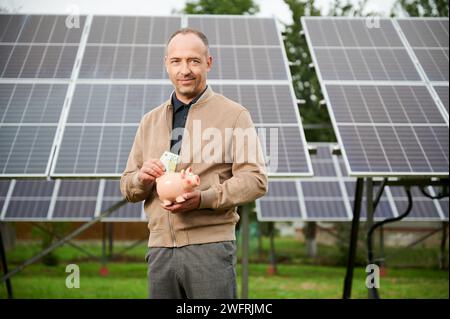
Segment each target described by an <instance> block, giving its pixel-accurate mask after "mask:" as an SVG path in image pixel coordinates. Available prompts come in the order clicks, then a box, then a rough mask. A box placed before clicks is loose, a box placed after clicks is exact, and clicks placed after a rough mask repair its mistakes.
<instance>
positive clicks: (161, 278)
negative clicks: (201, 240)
mask: <svg viewBox="0 0 450 319" xmlns="http://www.w3.org/2000/svg"><path fill="white" fill-rule="evenodd" d="M145 258H146V261H147V263H148V283H149V297H150V298H152V299H169V298H170V299H186V298H188V299H206V298H209V299H234V298H237V292H236V291H237V289H236V243H235V241H223V242H217V243H209V244H198V245H188V246H184V247H178V248H149V251H148V253H147V255H146V256H145Z"/></svg>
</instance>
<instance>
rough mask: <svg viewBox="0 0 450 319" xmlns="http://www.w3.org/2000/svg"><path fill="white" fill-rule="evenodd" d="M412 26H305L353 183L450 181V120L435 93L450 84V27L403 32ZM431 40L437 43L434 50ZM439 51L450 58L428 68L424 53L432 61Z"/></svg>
mask: <svg viewBox="0 0 450 319" xmlns="http://www.w3.org/2000/svg"><path fill="white" fill-rule="evenodd" d="M404 21H409V20H395V19H379V20H377V22H379V25H377V26H374V25H372V22H371V20H370V19H367V18H362V19H354V18H352V19H347V18H345V19H344V18H321V17H304V18H302V23H303V26H304V29H305V34H306V38H307V42H308V45H309V47H310V51H311V53H312V58H313V61H314V64H315V67H316V71H317V73H318V77H319V80H320V84H321V87H322V91H323V93H324V96H325V99H326V101H327V107H328V110H329V113H330V115H331V118H332V121H333V124H334V127H335V129H336V134H337V137H338V141H339V143H340V145H341V146H342V152H343V155H344V159H345V160H346V161H347V163H348V168H350V172H349V174H350V175H351V176H410V175H421V176H446V175H448V165H449V161H448V112H447V114H445V112H444V110H442V109H441V108H440V107H439V106H438V104H436V100H435V98H434V92H432V91H431V87H430V85H429V83H430V82H429V81H439V82H437V83H442V81H448V52H447V53H446V52H445V50H447V51H448V48H447V49H445V47H442V46H445V45H447V46H448V19H443V20H436V21H434V22H431V23H428V20H423V21H425V22H423V21H422V20H420V21H422V22H423V23H422V22H420V23H417V21H419V20H417V21H414V22H411V25H408V26H406V27H405V25H403V27H402V28H401V30H402V31H404V30H405V29H408V34H402V32H399V30H400V27H397V23H399V24H400V25H402V24H405V23H406V22H405V23H404ZM430 21H431V20H430ZM407 24H409V22H407ZM445 25H446V27H445ZM424 27H426V28H427V30H424V31H421V28H424ZM410 28H415V29H414V30H413V31H411V30H410ZM445 34H446V37H445ZM424 37H433V41H434V42H433V47H430V45H431V42H426V41H425V42H424V41H423V39H422V38H424ZM405 38H406V39H408V40H405ZM444 38H445V39H447V40H445V39H444ZM421 39H422V40H421ZM408 41H409V42H410V43H414V45H417V47H416V46H413V45H410V44H408ZM420 41H422V42H421V44H420V45H419V44H418V43H419V42H420ZM434 46H437V48H436V47H434ZM434 50H435V51H436V52H438V51H439V52H440V53H439V54H441V53H442V52H443V55H442V56H441V55H439V54H438V53H436V54H434V53H433V54H431V57H432V58H431V59H429V61H428V62H426V63H425V62H424V61H421V59H422V55H421V53H426V54H425V55H423V59H428V58H429V57H430V56H429V54H430V52H434ZM416 51H420V53H419V54H414V53H415V52H416ZM416 59H417V60H419V61H418V63H416V62H414V61H416ZM427 63H428V64H429V65H430V66H429V67H427V65H428V64H427ZM419 64H421V67H420V68H419ZM433 68H434V69H433ZM421 69H423V70H424V71H425V73H429V75H428V78H425V77H423V76H422V73H421ZM446 69H447V71H446ZM444 73H445V75H446V78H445V76H443V75H444ZM431 74H433V76H432V75H431ZM338 81H339V82H338ZM436 87H437V86H436ZM436 93H437V92H436ZM437 94H438V95H439V93H437ZM442 94H444V93H442ZM447 94H448V93H447ZM442 99H443V104H445V95H444V96H443V97H442Z"/></svg>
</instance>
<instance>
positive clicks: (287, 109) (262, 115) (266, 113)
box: [213, 84, 298, 124]
mask: <svg viewBox="0 0 450 319" xmlns="http://www.w3.org/2000/svg"><path fill="white" fill-rule="evenodd" d="M213 89H214V90H215V91H216V92H218V93H221V94H223V95H225V96H226V97H227V98H229V99H231V100H233V101H236V102H238V103H240V104H242V105H244V106H245V107H246V108H247V109H248V111H249V112H250V115H251V117H252V120H253V122H254V123H255V124H264V123H276V124H297V123H298V120H297V112H298V110H297V106H296V105H295V104H294V103H293V101H292V96H291V92H290V87H289V85H288V84H281V85H271V84H266V85H259V84H254V85H220V84H219V85H213Z"/></svg>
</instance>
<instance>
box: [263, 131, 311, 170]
mask: <svg viewBox="0 0 450 319" xmlns="http://www.w3.org/2000/svg"><path fill="white" fill-rule="evenodd" d="M264 130H265V131H264ZM258 131H261V133H259V132H258ZM257 132H258V133H259V135H260V140H261V146H262V151H263V154H264V156H265V159H266V165H267V169H268V173H269V174H272V175H276V174H285V173H305V174H307V173H308V171H309V169H308V165H307V158H306V155H305V152H304V149H303V148H302V147H303V146H302V144H301V141H302V138H301V133H300V128H299V127H297V126H292V127H258V128H257ZM264 132H265V133H264ZM261 136H263V137H264V136H265V137H266V138H262V139H261Z"/></svg>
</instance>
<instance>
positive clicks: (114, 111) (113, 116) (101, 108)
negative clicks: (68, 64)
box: [67, 84, 173, 124]
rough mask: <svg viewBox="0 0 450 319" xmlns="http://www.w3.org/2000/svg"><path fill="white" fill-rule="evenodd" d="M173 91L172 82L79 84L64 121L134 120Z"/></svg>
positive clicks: (167, 97)
mask: <svg viewBox="0 0 450 319" xmlns="http://www.w3.org/2000/svg"><path fill="white" fill-rule="evenodd" d="M172 91H173V87H172V86H171V85H139V84H136V85H130V84H126V85H122V84H78V85H77V86H76V90H75V94H74V97H73V101H72V104H71V107H70V111H69V117H68V119H67V123H80V124H83V123H102V124H103V123H109V124H112V123H119V124H137V123H139V122H140V120H141V118H142V116H144V114H146V113H147V112H150V111H151V110H152V109H154V108H156V107H157V106H159V105H160V104H161V103H163V102H164V101H166V100H168V99H169V97H170V94H171V93H172Z"/></svg>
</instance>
